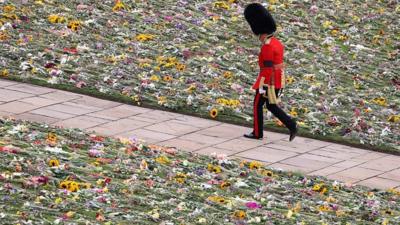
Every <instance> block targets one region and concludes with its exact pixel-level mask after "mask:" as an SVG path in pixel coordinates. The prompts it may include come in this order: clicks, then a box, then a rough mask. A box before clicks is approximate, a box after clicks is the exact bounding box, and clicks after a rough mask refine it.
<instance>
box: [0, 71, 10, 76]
mask: <svg viewBox="0 0 400 225" xmlns="http://www.w3.org/2000/svg"><path fill="white" fill-rule="evenodd" d="M8 75H9V72H8V69H3V71H1V76H2V77H8Z"/></svg>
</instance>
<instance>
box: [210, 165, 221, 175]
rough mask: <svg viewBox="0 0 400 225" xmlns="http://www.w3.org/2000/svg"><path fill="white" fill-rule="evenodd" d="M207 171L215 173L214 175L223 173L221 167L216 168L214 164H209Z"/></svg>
mask: <svg viewBox="0 0 400 225" xmlns="http://www.w3.org/2000/svg"><path fill="white" fill-rule="evenodd" d="M207 170H208V171H210V172H213V173H221V172H222V170H221V167H219V166H214V165H212V164H208V166H207Z"/></svg>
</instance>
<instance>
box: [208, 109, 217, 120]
mask: <svg viewBox="0 0 400 225" xmlns="http://www.w3.org/2000/svg"><path fill="white" fill-rule="evenodd" d="M217 116H218V110H217V109H216V108H212V109H211V110H210V117H211V118H213V119H215V118H217Z"/></svg>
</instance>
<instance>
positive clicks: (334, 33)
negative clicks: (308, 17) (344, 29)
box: [331, 29, 339, 36]
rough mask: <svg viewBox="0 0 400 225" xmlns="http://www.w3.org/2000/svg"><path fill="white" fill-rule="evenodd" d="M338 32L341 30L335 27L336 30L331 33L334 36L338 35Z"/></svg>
mask: <svg viewBox="0 0 400 225" xmlns="http://www.w3.org/2000/svg"><path fill="white" fill-rule="evenodd" d="M338 33H339V31H338V30H336V29H334V30H332V31H331V34H332V35H333V36H336V35H337V34H338Z"/></svg>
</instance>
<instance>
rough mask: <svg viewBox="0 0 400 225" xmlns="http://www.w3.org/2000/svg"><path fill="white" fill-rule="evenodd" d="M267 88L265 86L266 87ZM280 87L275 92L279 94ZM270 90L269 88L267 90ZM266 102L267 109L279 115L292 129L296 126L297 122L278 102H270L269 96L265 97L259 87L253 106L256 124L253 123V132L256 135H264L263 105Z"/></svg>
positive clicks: (276, 115)
mask: <svg viewBox="0 0 400 225" xmlns="http://www.w3.org/2000/svg"><path fill="white" fill-rule="evenodd" d="M264 89H265V88H264ZM279 90H280V89H275V94H276V96H278V93H279ZM266 91H267V92H268V90H266ZM264 104H266V106H267V109H268V110H269V111H270V112H271V113H272V114H273V115H274V116H275V117H277V118H278V119H279V120H280V121H281V122H282V123H283V124H284V125H285V126H286V127H287V128H288V129H289V130H290V131H292V130H294V129H295V128H296V122H295V121H294V120H293V119H292V118H290V116H288V115H287V114H286V113H285V112H284V111H283V110H282V109H281V108H279V106H278V105H276V104H269V102H268V97H264V96H262V95H260V93H259V92H258V89H257V90H256V96H255V97H254V106H253V114H254V124H253V134H254V136H256V137H259V138H261V137H263V135H264V134H263V133H264V132H263V130H264V129H263V127H264V118H263V106H264Z"/></svg>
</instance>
